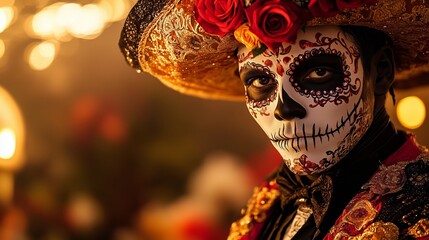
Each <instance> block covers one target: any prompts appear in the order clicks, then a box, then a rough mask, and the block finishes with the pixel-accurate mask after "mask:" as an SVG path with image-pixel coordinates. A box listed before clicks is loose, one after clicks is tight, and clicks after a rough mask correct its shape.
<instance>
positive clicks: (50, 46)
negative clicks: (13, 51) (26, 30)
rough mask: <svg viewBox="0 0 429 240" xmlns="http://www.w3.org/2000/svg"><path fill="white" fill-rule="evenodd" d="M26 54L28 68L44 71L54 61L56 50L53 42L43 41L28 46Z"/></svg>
mask: <svg viewBox="0 0 429 240" xmlns="http://www.w3.org/2000/svg"><path fill="white" fill-rule="evenodd" d="M28 52H29V53H28V63H29V64H30V67H31V68H32V69H34V70H44V69H46V68H48V67H49V66H50V65H51V64H52V62H53V61H54V59H55V56H56V52H57V50H56V45H55V43H54V42H50V41H45V42H42V43H39V44H37V45H34V46H30V50H29V51H28Z"/></svg>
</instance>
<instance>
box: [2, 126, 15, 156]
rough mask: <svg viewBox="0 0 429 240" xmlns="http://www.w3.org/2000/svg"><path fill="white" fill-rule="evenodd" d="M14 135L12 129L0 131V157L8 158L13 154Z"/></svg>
mask: <svg viewBox="0 0 429 240" xmlns="http://www.w3.org/2000/svg"><path fill="white" fill-rule="evenodd" d="M15 150H16V136H15V133H14V132H13V130H12V129H10V128H5V129H3V130H1V131H0V159H10V158H12V157H13V155H14V154H15Z"/></svg>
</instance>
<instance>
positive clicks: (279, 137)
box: [270, 99, 362, 152]
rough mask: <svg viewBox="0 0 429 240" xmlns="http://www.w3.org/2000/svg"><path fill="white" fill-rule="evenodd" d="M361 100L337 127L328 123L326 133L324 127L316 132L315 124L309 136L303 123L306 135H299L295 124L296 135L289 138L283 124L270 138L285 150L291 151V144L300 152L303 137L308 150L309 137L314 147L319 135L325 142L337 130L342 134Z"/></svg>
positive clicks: (321, 141)
mask: <svg viewBox="0 0 429 240" xmlns="http://www.w3.org/2000/svg"><path fill="white" fill-rule="evenodd" d="M361 100H362V99H359V101H358V102H357V103H356V104H354V106H353V110H352V111H351V112H349V111H347V117H346V119H344V117H341V120H340V121H339V122H337V123H336V124H335V129H332V127H331V128H329V125H326V128H325V129H324V133H322V129H321V128H320V127H319V128H318V132H317V133H316V124H313V127H312V133H311V136H309V135H306V134H305V133H306V131H305V129H306V128H305V124H302V132H303V133H304V136H298V135H297V125H296V124H295V126H294V132H295V137H294V138H289V137H287V136H286V128H285V125H282V128H281V129H279V130H278V132H277V133H275V134H271V137H270V140H271V141H272V142H275V143H276V144H277V145H278V146H279V147H280V148H281V149H283V150H286V151H288V152H289V145H290V147H291V148H292V149H293V150H294V151H295V152H298V151H300V150H301V147H300V144H299V141H300V140H301V141H302V139H304V145H305V150H307V151H308V142H307V141H308V140H307V138H311V139H312V140H313V147H314V148H315V147H316V138H317V137H319V140H320V143H321V144H322V143H323V137H327V138H328V141H329V139H330V136H329V135H331V136H332V137H334V134H335V133H336V132H338V134H340V130H341V128H342V129H343V130H344V128H345V125H346V123H347V122H349V121H350V119H351V117H352V116H353V114H354V113H355V112H356V109H357V107H358V106H359V104H360V102H361Z"/></svg>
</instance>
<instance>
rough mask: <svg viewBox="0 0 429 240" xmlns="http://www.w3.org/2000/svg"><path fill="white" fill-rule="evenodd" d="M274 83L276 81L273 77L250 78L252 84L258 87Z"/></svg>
mask: <svg viewBox="0 0 429 240" xmlns="http://www.w3.org/2000/svg"><path fill="white" fill-rule="evenodd" d="M274 83H275V82H274V80H273V79H272V78H267V77H258V78H253V79H251V80H250V85H251V86H253V87H256V88H262V87H265V86H267V85H271V84H274Z"/></svg>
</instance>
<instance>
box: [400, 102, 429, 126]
mask: <svg viewBox="0 0 429 240" xmlns="http://www.w3.org/2000/svg"><path fill="white" fill-rule="evenodd" d="M396 115H397V117H398V120H399V122H400V123H401V124H402V126H404V127H406V128H408V129H416V128H418V127H420V126H421V125H422V124H423V122H424V120H425V117H426V107H425V104H424V103H423V101H422V100H421V99H420V98H418V97H416V96H410V97H406V98H403V99H401V100H400V101H399V103H398V107H397V108H396Z"/></svg>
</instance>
